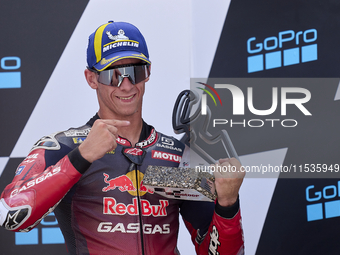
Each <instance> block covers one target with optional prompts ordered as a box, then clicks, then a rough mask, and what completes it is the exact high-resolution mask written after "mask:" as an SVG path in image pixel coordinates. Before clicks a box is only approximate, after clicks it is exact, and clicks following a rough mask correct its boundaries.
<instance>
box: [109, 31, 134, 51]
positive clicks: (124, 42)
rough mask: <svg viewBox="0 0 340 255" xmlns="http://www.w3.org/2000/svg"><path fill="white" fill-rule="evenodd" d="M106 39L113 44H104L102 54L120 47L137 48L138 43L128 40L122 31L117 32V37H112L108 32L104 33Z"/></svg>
mask: <svg viewBox="0 0 340 255" xmlns="http://www.w3.org/2000/svg"><path fill="white" fill-rule="evenodd" d="M106 34H107V37H108V38H109V39H111V40H113V42H110V43H108V44H105V45H104V46H103V52H106V51H108V50H110V49H112V48H116V47H120V46H131V47H136V48H138V46H139V42H137V41H132V40H129V37H127V36H126V35H125V32H124V30H123V29H119V30H118V34H117V35H112V34H111V32H110V31H106Z"/></svg>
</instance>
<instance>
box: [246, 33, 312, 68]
mask: <svg viewBox="0 0 340 255" xmlns="http://www.w3.org/2000/svg"><path fill="white" fill-rule="evenodd" d="M317 38H318V35H317V30H316V29H314V28H313V29H308V30H306V31H299V32H297V33H295V32H294V31H293V30H286V31H282V32H279V33H278V36H270V37H267V38H265V39H264V41H263V42H257V39H256V37H251V38H249V39H248V40H247V52H248V53H249V54H256V53H260V52H261V54H256V55H251V56H249V57H248V73H253V72H259V71H263V70H264V69H266V70H268V69H273V68H279V67H282V66H290V65H296V64H301V63H305V62H310V61H315V60H317V59H318V45H317V44H316V43H314V42H315V41H316V40H317ZM287 44H289V46H288V47H289V48H286V47H287ZM293 44H294V45H296V46H297V47H293V48H291V46H292V45H293ZM301 44H303V46H301V47H300V45H301ZM285 46H286V47H285ZM282 48H285V49H283V50H281V49H282ZM262 51H264V52H262Z"/></svg>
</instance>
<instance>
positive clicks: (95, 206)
mask: <svg viewBox="0 0 340 255" xmlns="http://www.w3.org/2000/svg"><path fill="white" fill-rule="evenodd" d="M87 63H88V67H87V69H86V70H85V77H86V80H87V82H88V84H89V86H90V87H91V88H93V89H95V90H96V92H97V97H98V102H99V110H98V112H97V114H96V115H95V116H94V117H93V118H92V119H91V120H90V121H88V122H87V124H86V125H84V126H82V127H79V128H71V129H69V130H67V131H64V132H59V133H55V134H52V135H49V136H45V137H43V138H42V139H40V140H39V141H38V142H37V143H36V144H35V145H34V146H33V148H32V150H31V152H30V153H29V155H28V156H27V157H26V159H25V160H24V161H23V162H22V163H21V164H20V165H19V166H18V168H17V170H16V173H15V177H14V179H13V181H12V183H11V184H9V185H8V186H7V187H6V188H5V190H4V191H3V193H2V195H1V202H0V225H2V226H3V227H5V228H6V229H9V230H12V231H29V230H31V229H32V228H34V227H35V226H36V225H37V224H38V223H39V222H40V221H41V220H42V219H43V217H45V216H46V215H48V214H49V213H50V212H51V211H52V210H54V211H55V215H56V217H57V219H58V222H59V225H60V228H61V230H62V232H63V235H64V237H65V240H66V244H67V248H68V251H69V252H70V253H71V254H101V255H105V254H165V255H168V254H169V255H170V254H179V253H178V250H177V248H176V244H177V234H178V224H179V223H178V217H179V212H180V213H181V215H182V217H183V219H184V221H185V224H186V226H187V228H188V229H189V231H190V233H191V235H192V241H193V242H194V244H195V246H196V251H197V254H242V253H243V240H242V228H241V224H240V221H241V217H240V212H239V201H238V190H239V188H240V185H241V183H242V178H243V175H242V173H236V174H235V173H233V174H234V176H229V175H228V176H225V177H228V178H217V179H216V190H217V193H218V199H217V201H216V205H215V204H214V203H208V202H193V201H182V200H176V199H173V200H172V199H166V198H164V197H162V196H160V195H157V194H154V192H153V190H150V189H148V188H147V187H145V186H144V185H143V182H142V180H143V176H144V173H145V170H146V168H147V166H148V165H162V166H170V167H178V165H179V162H180V159H181V157H182V154H183V151H184V145H183V144H182V143H180V142H179V141H177V140H176V139H174V138H171V137H168V136H165V135H163V134H161V133H159V132H156V131H155V129H154V128H153V127H152V126H150V125H148V124H146V123H145V122H144V121H143V119H142V100H143V95H144V88H145V83H146V82H147V81H148V80H149V75H150V64H151V62H150V60H149V54H148V49H147V46H146V42H145V40H144V37H143V35H142V34H141V33H140V31H139V30H138V29H137V28H136V27H134V26H133V25H131V24H129V23H124V22H112V21H110V22H108V23H107V24H104V25H102V26H100V27H99V28H98V29H97V30H96V31H95V32H94V33H93V34H91V35H90V37H89V44H88V49H87ZM164 139H171V140H172V141H173V142H174V147H175V148H176V150H172V149H169V148H164V147H159V146H157V144H160V143H161V142H162V141H163V140H164ZM159 152H161V153H167V154H172V155H173V156H172V157H171V158H172V160H165V159H163V158H158V157H157V156H156V155H158V154H157V153H159ZM218 164H222V165H226V166H227V165H229V164H231V165H234V166H236V167H237V168H238V169H239V168H240V163H239V162H238V161H237V160H235V159H223V160H220V161H219V163H218ZM230 177H231V178H230ZM233 177H236V178H233Z"/></svg>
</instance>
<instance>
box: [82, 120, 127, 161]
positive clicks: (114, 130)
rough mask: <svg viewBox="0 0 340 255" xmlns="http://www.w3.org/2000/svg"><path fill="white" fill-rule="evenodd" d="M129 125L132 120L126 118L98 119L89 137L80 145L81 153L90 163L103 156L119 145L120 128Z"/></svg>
mask: <svg viewBox="0 0 340 255" xmlns="http://www.w3.org/2000/svg"><path fill="white" fill-rule="evenodd" d="M128 125H130V122H129V121H125V120H109V119H107V120H103V119H98V120H96V121H95V122H94V123H93V126H92V128H91V131H90V133H89V134H88V136H87V138H86V139H85V141H84V142H83V143H82V144H81V145H80V146H79V151H80V154H81V155H82V156H83V158H84V159H86V160H87V161H88V162H90V163H92V162H93V161H95V160H97V159H100V158H102V157H103V156H104V155H105V154H106V153H107V152H109V151H112V150H114V149H115V148H116V147H117V142H116V139H117V137H118V128H119V127H125V126H128Z"/></svg>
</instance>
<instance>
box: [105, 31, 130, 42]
mask: <svg viewBox="0 0 340 255" xmlns="http://www.w3.org/2000/svg"><path fill="white" fill-rule="evenodd" d="M106 34H107V37H109V38H110V39H111V40H113V41H119V40H129V37H127V36H126V35H125V32H124V30H123V29H119V30H118V34H117V35H112V34H111V32H110V31H106Z"/></svg>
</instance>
